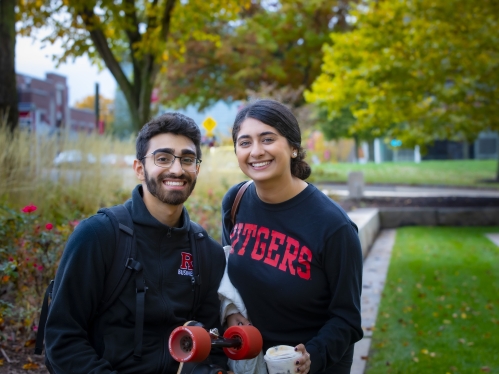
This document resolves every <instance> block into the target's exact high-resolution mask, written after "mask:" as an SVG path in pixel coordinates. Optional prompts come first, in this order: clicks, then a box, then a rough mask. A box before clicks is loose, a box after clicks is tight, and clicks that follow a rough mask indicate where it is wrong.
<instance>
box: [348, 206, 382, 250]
mask: <svg viewBox="0 0 499 374" xmlns="http://www.w3.org/2000/svg"><path fill="white" fill-rule="evenodd" d="M348 216H349V217H350V219H351V220H352V221H353V222H355V224H356V225H357V227H358V229H359V240H360V245H361V248H362V257H363V258H364V259H365V258H366V257H367V253H368V252H369V248H371V245H372V244H373V243H374V240H375V239H376V237H377V236H378V232H379V230H380V219H379V212H378V209H357V210H354V211H351V212H348Z"/></svg>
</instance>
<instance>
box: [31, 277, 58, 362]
mask: <svg viewBox="0 0 499 374" xmlns="http://www.w3.org/2000/svg"><path fill="white" fill-rule="evenodd" d="M53 288H54V280H53V279H52V280H51V281H50V283H49V285H48V287H47V289H46V290H45V296H44V297H43V305H42V311H41V313H40V320H39V321H38V331H37V332H36V343H35V355H41V354H42V352H43V338H44V337H45V324H46V323H47V315H48V312H49V302H50V299H51V298H52V290H53Z"/></svg>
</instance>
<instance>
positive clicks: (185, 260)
mask: <svg viewBox="0 0 499 374" xmlns="http://www.w3.org/2000/svg"><path fill="white" fill-rule="evenodd" d="M180 269H182V270H193V269H194V267H193V266H192V254H191V253H187V252H182V262H181V263H180Z"/></svg>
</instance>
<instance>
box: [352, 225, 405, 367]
mask: <svg viewBox="0 0 499 374" xmlns="http://www.w3.org/2000/svg"><path fill="white" fill-rule="evenodd" d="M395 232H396V230H382V231H381V232H380V233H379V235H378V237H377V239H376V241H375V242H374V244H373V245H372V247H371V250H370V251H369V255H368V256H367V258H366V259H365V261H364V270H363V273H362V300H361V310H362V329H363V330H364V338H363V339H362V340H361V341H360V342H358V343H357V344H355V350H354V354H353V364H352V370H351V372H350V373H351V374H363V373H364V370H365V367H366V361H367V357H368V356H369V349H370V347H371V337H372V332H373V328H374V325H375V324H376V316H377V314H378V307H379V303H380V300H381V294H382V292H383V287H384V286H385V280H386V275H387V273H388V266H389V264H390V257H391V255H392V248H393V244H394V243H395Z"/></svg>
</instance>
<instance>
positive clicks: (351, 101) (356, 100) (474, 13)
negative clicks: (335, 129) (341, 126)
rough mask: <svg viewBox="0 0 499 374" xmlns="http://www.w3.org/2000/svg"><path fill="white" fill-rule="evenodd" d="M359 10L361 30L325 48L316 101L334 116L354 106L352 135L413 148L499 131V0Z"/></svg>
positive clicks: (411, 2)
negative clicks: (365, 134)
mask: <svg viewBox="0 0 499 374" xmlns="http://www.w3.org/2000/svg"><path fill="white" fill-rule="evenodd" d="M352 14H353V16H354V17H356V23H355V29H354V30H353V31H351V32H349V33H344V34H335V33H333V34H331V39H332V43H331V44H330V45H326V46H325V47H324V63H323V66H322V74H321V75H320V76H319V77H318V78H317V80H316V81H315V82H314V84H313V86H312V90H311V91H309V92H307V93H306V94H305V96H306V99H307V100H308V101H309V102H313V103H318V104H320V106H321V107H325V108H327V110H328V112H329V114H330V116H331V117H334V116H336V115H338V114H339V113H340V112H341V110H342V108H345V107H349V108H350V109H351V111H352V113H353V115H354V116H355V118H356V119H357V121H356V123H355V124H354V125H353V126H352V127H351V128H350V133H351V134H354V133H355V132H358V131H365V132H369V133H370V134H371V136H373V137H377V136H382V135H389V136H392V137H395V138H397V139H400V140H402V141H403V143H404V144H405V145H408V146H411V145H415V144H419V145H422V146H423V147H424V146H425V145H427V144H428V143H430V142H431V141H433V140H435V139H458V140H472V139H474V138H475V137H476V136H477V134H478V133H479V132H481V131H484V130H496V131H497V130H499V96H498V95H499V34H498V32H497V31H498V30H499V17H498V14H499V2H497V1H495V0H483V1H481V2H480V3H479V4H478V3H474V2H472V1H468V0H445V1H434V0H418V1H416V0H402V1H401V0H384V1H369V2H368V3H367V5H365V4H364V6H363V7H359V8H358V9H357V10H356V11H355V12H353V13H352ZM498 179H499V168H498Z"/></svg>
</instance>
